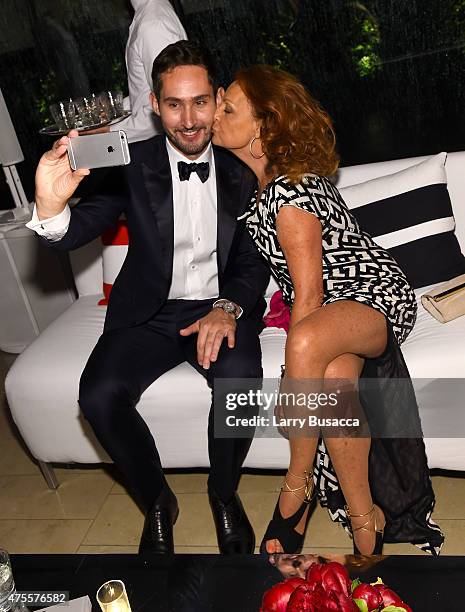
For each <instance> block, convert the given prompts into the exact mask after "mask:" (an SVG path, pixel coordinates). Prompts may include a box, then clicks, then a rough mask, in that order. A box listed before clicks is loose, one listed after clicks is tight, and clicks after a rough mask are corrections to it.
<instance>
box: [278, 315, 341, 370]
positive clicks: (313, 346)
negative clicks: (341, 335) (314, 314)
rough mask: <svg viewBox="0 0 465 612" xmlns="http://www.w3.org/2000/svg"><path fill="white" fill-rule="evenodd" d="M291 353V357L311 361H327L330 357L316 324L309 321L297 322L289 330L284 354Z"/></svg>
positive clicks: (289, 354) (288, 354)
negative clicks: (300, 323)
mask: <svg viewBox="0 0 465 612" xmlns="http://www.w3.org/2000/svg"><path fill="white" fill-rule="evenodd" d="M291 354H292V356H293V357H297V358H299V359H302V360H306V361H312V362H328V361H329V360H330V359H331V356H330V355H328V352H327V350H326V342H325V339H324V337H323V335H322V334H321V333H320V330H319V329H318V326H317V325H314V324H312V323H310V322H306V323H303V324H302V325H299V324H298V325H296V327H295V328H294V329H291V330H290V331H289V334H288V337H287V343H286V356H291Z"/></svg>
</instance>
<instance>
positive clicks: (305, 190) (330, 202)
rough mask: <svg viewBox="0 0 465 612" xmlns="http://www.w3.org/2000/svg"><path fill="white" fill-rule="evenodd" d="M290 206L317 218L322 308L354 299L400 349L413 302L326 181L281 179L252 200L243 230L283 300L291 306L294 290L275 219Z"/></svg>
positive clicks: (401, 277) (398, 274) (400, 276)
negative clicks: (379, 317)
mask: <svg viewBox="0 0 465 612" xmlns="http://www.w3.org/2000/svg"><path fill="white" fill-rule="evenodd" d="M289 205H290V206H295V207H297V208H300V209H302V210H305V211H306V212H308V213H311V214H313V215H315V216H316V217H317V219H318V220H319V221H320V222H321V226H322V234H323V287H324V302H323V305H326V304H330V303H331V302H336V301H338V300H356V301H357V302H362V303H363V304H367V305H368V306H371V307H372V308H375V309H376V310H379V311H380V312H382V314H383V315H385V317H386V318H387V320H388V321H389V322H390V323H391V325H392V329H393V332H394V334H395V336H396V338H397V341H398V342H399V344H401V343H402V342H403V341H404V340H405V338H406V337H407V336H408V334H409V333H410V331H411V330H412V328H413V326H414V324H415V318H416V311H417V306H416V300H415V295H414V293H413V290H412V288H411V287H410V285H409V282H408V281H407V278H406V277H405V274H404V273H403V272H402V270H401V269H400V268H399V266H398V264H397V263H396V261H395V260H394V259H393V258H392V256H391V255H390V254H389V253H388V252H387V251H386V250H385V249H382V248H381V247H380V246H378V245H377V244H376V243H375V242H374V241H373V239H372V238H371V236H369V235H368V234H367V233H365V232H364V231H362V230H361V229H360V227H359V225H358V222H357V221H356V219H355V218H354V217H353V215H352V214H351V212H350V211H349V209H348V208H347V205H346V204H345V202H344V200H343V199H342V197H341V195H340V193H339V191H338V190H337V188H336V187H335V186H334V185H333V184H332V183H331V182H330V181H329V180H328V179H327V178H325V177H320V176H309V178H308V179H307V180H304V181H303V182H301V183H299V184H297V185H294V184H292V183H291V182H290V181H289V180H288V179H287V178H286V177H283V176H280V177H278V178H276V179H274V181H272V182H271V183H269V184H268V185H267V187H266V188H265V189H264V191H263V193H262V195H261V198H260V201H259V202H258V203H257V202H256V201H255V198H254V199H253V200H252V202H251V205H250V208H249V210H248V212H247V213H246V215H243V217H242V218H244V217H245V218H246V224H247V229H248V230H249V232H250V234H251V236H252V238H253V239H254V241H255V244H256V245H257V247H258V249H259V250H260V251H261V253H262V254H263V255H264V257H265V258H266V259H267V260H268V261H269V263H270V266H271V270H272V272H273V274H274V276H275V277H276V280H277V281H278V284H279V287H280V289H281V291H282V293H283V299H284V301H285V302H286V303H287V304H289V305H292V302H293V300H294V288H293V285H292V280H291V277H290V274H289V270H288V268H287V264H286V259H285V257H284V255H283V252H282V250H281V247H280V245H279V242H278V238H277V233H276V217H277V215H278V212H279V210H280V208H281V206H289Z"/></svg>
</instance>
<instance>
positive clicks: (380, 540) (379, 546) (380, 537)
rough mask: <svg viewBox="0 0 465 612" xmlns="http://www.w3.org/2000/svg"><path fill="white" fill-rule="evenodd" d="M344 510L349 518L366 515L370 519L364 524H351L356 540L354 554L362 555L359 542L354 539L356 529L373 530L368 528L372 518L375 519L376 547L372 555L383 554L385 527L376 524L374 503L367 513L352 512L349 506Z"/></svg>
mask: <svg viewBox="0 0 465 612" xmlns="http://www.w3.org/2000/svg"><path fill="white" fill-rule="evenodd" d="M344 510H345V512H346V514H347V518H348V519H349V520H350V519H353V518H362V517H364V516H369V519H368V520H367V521H366V523H364V524H363V525H360V526H359V527H355V528H354V527H352V525H351V526H350V530H351V533H352V539H353V542H354V555H358V556H359V555H361V554H362V553H361V552H360V551H359V549H358V547H357V544H356V543H355V539H354V531H359V530H360V529H363V530H364V531H373V529H368V528H367V525H368V524H369V523H370V522H371V521H372V519H373V518H374V519H375V530H374V531H375V534H376V535H375V547H374V548H373V552H372V553H371V554H372V555H382V554H383V544H384V527H383V528H382V529H378V526H377V524H376V509H375V505H374V504H373V506H372V507H371V509H370V510H368V512H365V514H351V513H350V511H349V508H348V506H344Z"/></svg>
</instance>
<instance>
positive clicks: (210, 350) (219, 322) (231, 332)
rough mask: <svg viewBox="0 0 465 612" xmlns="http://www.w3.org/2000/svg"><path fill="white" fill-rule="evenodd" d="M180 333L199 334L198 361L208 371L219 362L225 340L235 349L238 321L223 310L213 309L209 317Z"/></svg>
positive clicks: (184, 334) (182, 334)
mask: <svg viewBox="0 0 465 612" xmlns="http://www.w3.org/2000/svg"><path fill="white" fill-rule="evenodd" d="M179 333H180V334H181V336H190V335H191V334H199V336H198V338H197V360H198V362H199V365H201V366H202V367H203V368H205V369H206V370H208V368H209V367H210V363H211V362H212V361H216V360H217V358H218V353H219V350H220V347H221V343H222V342H223V339H224V338H227V339H228V346H229V348H234V344H235V339H236V319H235V317H234V315H232V314H228V313H226V312H225V311H224V310H223V309H222V308H213V310H212V311H211V312H209V313H208V314H207V316H205V317H203V318H202V319H199V320H198V321H195V323H192V325H189V327H186V328H185V329H181V330H180V332H179Z"/></svg>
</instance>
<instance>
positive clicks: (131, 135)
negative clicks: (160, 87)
mask: <svg viewBox="0 0 465 612" xmlns="http://www.w3.org/2000/svg"><path fill="white" fill-rule="evenodd" d="M185 39H187V35H186V32H185V31H184V28H183V27H182V25H181V23H180V22H179V21H177V22H176V21H174V20H173V22H172V23H171V22H168V20H164V21H163V22H161V23H159V22H153V21H148V22H146V23H144V24H142V25H141V27H140V29H139V33H138V37H137V40H136V42H135V47H134V50H133V52H134V53H135V54H136V55H137V63H138V64H139V65H141V68H143V73H144V74H145V79H146V84H145V85H144V87H143V89H144V90H145V91H143V90H142V89H140V91H137V92H133V93H134V94H135V98H136V105H135V107H133V108H131V115H130V116H129V117H126V119H123V120H122V121H120V122H118V123H115V124H114V125H112V126H111V127H110V131H116V130H124V131H125V132H126V135H127V137H128V140H129V142H136V141H138V140H147V139H148V138H152V136H155V135H156V134H159V133H160V131H161V128H157V122H155V121H154V119H153V109H152V106H151V104H150V99H149V94H150V91H151V90H152V87H153V84H152V66H153V60H154V59H155V58H156V57H157V55H158V54H159V53H160V52H161V51H162V50H163V49H164V48H165V47H166V46H168V45H170V44H171V43H175V42H177V41H178V40H185ZM127 69H128V72H129V71H130V70H131V69H132V67H130V66H127ZM141 78H143V77H142V72H140V73H139V83H140V87H142V83H141V81H140V79H141ZM141 95H142V96H143V97H142V99H140V96H141Z"/></svg>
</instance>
